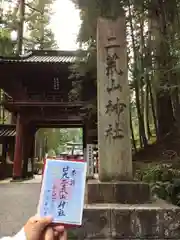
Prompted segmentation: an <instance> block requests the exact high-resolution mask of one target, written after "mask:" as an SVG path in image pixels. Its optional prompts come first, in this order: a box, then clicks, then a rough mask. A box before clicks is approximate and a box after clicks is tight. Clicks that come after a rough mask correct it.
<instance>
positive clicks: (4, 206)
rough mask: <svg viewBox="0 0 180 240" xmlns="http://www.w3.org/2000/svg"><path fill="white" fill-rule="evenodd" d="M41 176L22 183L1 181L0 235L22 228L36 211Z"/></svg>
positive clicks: (10, 233) (12, 232)
mask: <svg viewBox="0 0 180 240" xmlns="http://www.w3.org/2000/svg"><path fill="white" fill-rule="evenodd" d="M40 182H41V176H36V177H35V179H32V180H30V181H25V182H22V183H11V182H10V179H8V180H5V181H1V182H0V237H2V236H5V235H12V234H14V233H16V232H17V231H19V230H20V228H21V227H22V226H23V224H24V223H25V222H26V221H27V219H28V218H29V217H31V216H33V215H34V214H35V213H36V208H37V204H38V200H39V194H40Z"/></svg>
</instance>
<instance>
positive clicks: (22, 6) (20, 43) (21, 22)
mask: <svg viewBox="0 0 180 240" xmlns="http://www.w3.org/2000/svg"><path fill="white" fill-rule="evenodd" d="M24 15H25V0H20V13H19V27H18V42H17V54H18V55H21V54H22V47H23V32H24Z"/></svg>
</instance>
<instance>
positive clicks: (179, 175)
mask: <svg viewBox="0 0 180 240" xmlns="http://www.w3.org/2000/svg"><path fill="white" fill-rule="evenodd" d="M135 177H136V179H138V180H140V181H144V182H147V183H149V184H150V187H151V192H152V195H155V196H157V197H159V198H161V199H164V200H166V201H169V202H171V203H172V204H175V205H178V206H180V169H177V168H176V169H174V168H173V166H172V165H167V164H159V165H154V166H149V167H147V168H146V169H141V170H138V171H137V172H136V176H135Z"/></svg>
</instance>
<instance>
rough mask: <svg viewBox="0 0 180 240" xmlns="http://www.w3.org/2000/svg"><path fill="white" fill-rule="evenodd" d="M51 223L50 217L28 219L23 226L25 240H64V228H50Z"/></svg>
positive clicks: (58, 226)
mask: <svg viewBox="0 0 180 240" xmlns="http://www.w3.org/2000/svg"><path fill="white" fill-rule="evenodd" d="M51 223H52V218H51V217H44V218H40V217H37V216H34V217H32V218H30V219H29V220H28V222H27V223H26V225H25V226H24V232H25V235H26V238H27V239H28V240H55V239H58V240H59V239H60V240H66V239H67V234H66V233H65V232H64V227H63V226H60V225H56V226H54V227H53V225H52V226H50V224H51Z"/></svg>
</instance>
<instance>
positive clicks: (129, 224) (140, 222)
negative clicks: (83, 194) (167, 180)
mask: <svg viewBox="0 0 180 240" xmlns="http://www.w3.org/2000/svg"><path fill="white" fill-rule="evenodd" d="M179 226H180V208H179V207H176V206H172V205H168V204H166V203H163V204H162V202H161V203H154V204H139V205H128V204H91V205H85V208H84V215H83V224H82V226H81V227H79V228H75V229H72V230H70V232H69V239H79V240H86V239H98V240H100V239H108V240H111V239H124V240H127V239H128V240H131V239H143V240H146V239H148V240H149V239H156V240H157V239H161V240H163V239H169V240H170V239H179V236H180V227H179Z"/></svg>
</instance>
